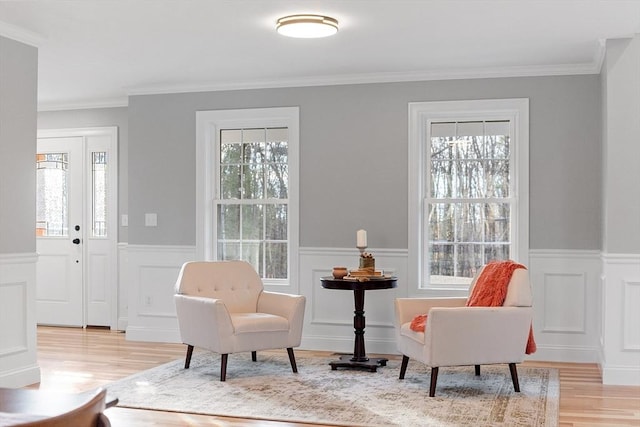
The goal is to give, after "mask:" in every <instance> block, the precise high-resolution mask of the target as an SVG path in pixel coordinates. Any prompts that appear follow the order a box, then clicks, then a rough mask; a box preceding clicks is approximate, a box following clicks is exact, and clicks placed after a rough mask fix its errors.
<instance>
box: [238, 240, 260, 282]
mask: <svg viewBox="0 0 640 427" xmlns="http://www.w3.org/2000/svg"><path fill="white" fill-rule="evenodd" d="M262 250H263V244H262V243H256V242H243V243H242V260H244V261H247V262H248V263H249V264H251V265H252V266H253V268H254V269H255V270H256V271H257V272H258V274H259V275H260V277H264V263H263V262H262V258H263V257H262Z"/></svg>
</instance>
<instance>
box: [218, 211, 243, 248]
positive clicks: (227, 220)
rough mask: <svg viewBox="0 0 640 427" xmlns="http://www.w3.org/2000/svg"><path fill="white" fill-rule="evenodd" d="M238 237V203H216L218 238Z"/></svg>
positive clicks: (234, 238) (237, 238) (236, 238)
mask: <svg viewBox="0 0 640 427" xmlns="http://www.w3.org/2000/svg"><path fill="white" fill-rule="evenodd" d="M239 239H240V205H218V240H239Z"/></svg>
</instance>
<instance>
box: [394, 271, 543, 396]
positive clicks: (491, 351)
mask: <svg viewBox="0 0 640 427" xmlns="http://www.w3.org/2000/svg"><path fill="white" fill-rule="evenodd" d="M479 274H480V272H479V273H478V275H476V277H475V278H474V280H473V281H472V283H471V287H470V289H473V286H474V285H475V283H476V280H477V278H478V276H479ZM466 301H467V298H398V299H396V300H395V323H396V324H395V326H396V340H397V345H398V350H399V351H400V353H402V355H403V357H402V365H401V367H400V379H404V376H405V373H406V370H407V365H408V362H409V359H410V358H411V359H416V360H418V361H420V362H422V363H424V364H426V365H427V366H430V367H431V384H430V388H429V396H431V397H433V396H434V395H435V390H436V382H437V379H438V368H439V367H441V366H442V367H445V366H464V365H468V366H471V365H474V366H475V374H476V375H480V365H488V364H501V363H505V364H509V370H510V372H511V379H512V380H513V387H514V390H515V391H516V392H519V391H520V385H519V383H518V372H517V369H516V363H520V362H522V360H523V359H524V356H525V348H526V347H527V341H528V338H529V333H530V328H531V321H532V318H533V308H532V295H531V285H530V283H529V274H528V271H527V270H526V269H517V270H515V271H514V272H513V274H512V276H511V280H510V282H509V285H508V288H507V295H506V298H505V301H504V304H503V306H502V307H466V306H465V304H466ZM422 314H428V316H427V321H426V325H425V330H424V332H416V331H414V330H412V329H411V327H410V325H411V322H412V320H413V319H414V318H415V317H416V316H418V315H422Z"/></svg>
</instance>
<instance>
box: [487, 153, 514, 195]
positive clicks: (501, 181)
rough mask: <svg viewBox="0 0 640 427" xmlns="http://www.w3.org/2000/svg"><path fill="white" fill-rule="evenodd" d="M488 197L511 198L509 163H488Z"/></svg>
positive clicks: (502, 161)
mask: <svg viewBox="0 0 640 427" xmlns="http://www.w3.org/2000/svg"><path fill="white" fill-rule="evenodd" d="M487 176H488V177H491V179H489V181H488V182H487V197H496V198H497V197H500V198H506V197H509V161H508V160H492V161H488V162H487Z"/></svg>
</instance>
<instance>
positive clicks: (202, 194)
mask: <svg viewBox="0 0 640 427" xmlns="http://www.w3.org/2000/svg"><path fill="white" fill-rule="evenodd" d="M299 116H300V113H299V108H298V107H279V108H252V109H242V110H212V111H197V112H196V256H197V257H198V259H202V260H213V259H214V258H213V257H214V254H215V247H214V245H215V242H216V231H217V230H216V227H215V212H214V200H215V197H216V188H215V187H214V185H215V177H216V176H217V173H216V168H217V161H216V160H217V156H218V153H217V150H216V146H217V142H218V141H217V138H219V130H220V129H222V128H247V127H287V128H289V153H288V159H289V205H288V226H289V229H288V242H289V273H288V276H289V278H288V281H287V284H285V285H283V284H282V282H281V281H278V284H275V283H269V281H268V280H267V279H265V280H264V284H265V287H267V286H274V287H277V290H278V291H280V292H294V293H298V292H299V286H298V271H299V261H298V247H299V211H300V210H299V162H300V161H299V158H300V156H299V145H300V127H299Z"/></svg>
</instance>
